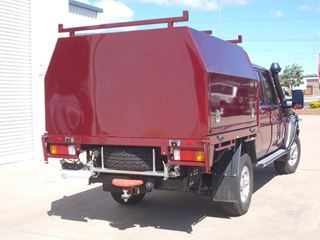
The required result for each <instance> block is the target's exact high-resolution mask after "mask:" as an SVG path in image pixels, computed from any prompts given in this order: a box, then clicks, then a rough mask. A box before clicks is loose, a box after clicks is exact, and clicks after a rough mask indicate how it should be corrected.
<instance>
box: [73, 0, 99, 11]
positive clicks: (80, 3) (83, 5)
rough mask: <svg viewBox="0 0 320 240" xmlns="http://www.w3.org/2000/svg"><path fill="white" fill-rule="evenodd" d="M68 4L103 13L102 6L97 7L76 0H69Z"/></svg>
mask: <svg viewBox="0 0 320 240" xmlns="http://www.w3.org/2000/svg"><path fill="white" fill-rule="evenodd" d="M69 4H71V5H74V6H77V7H82V8H86V9H89V10H92V11H95V12H97V13H103V9H102V8H98V7H95V6H92V5H90V4H86V3H82V2H78V1H75V0H69Z"/></svg>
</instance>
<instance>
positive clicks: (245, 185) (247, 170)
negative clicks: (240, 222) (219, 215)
mask: <svg viewBox="0 0 320 240" xmlns="http://www.w3.org/2000/svg"><path fill="white" fill-rule="evenodd" d="M239 170H240V171H239V172H240V176H239V177H238V181H237V184H238V189H239V192H238V196H237V201H236V202H232V203H228V202H221V203H220V206H221V209H222V210H223V211H224V212H225V213H227V214H228V215H230V216H241V215H243V214H245V213H246V212H247V211H248V209H249V206H250V203H251V197H252V190H253V170H252V163H251V158H250V156H249V155H248V154H246V153H245V154H243V155H242V156H241V159H240V169H239Z"/></svg>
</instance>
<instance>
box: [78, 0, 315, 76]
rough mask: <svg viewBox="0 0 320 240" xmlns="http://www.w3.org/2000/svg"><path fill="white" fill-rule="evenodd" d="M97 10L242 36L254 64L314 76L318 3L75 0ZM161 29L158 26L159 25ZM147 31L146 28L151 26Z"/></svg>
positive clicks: (107, 16) (109, 17) (108, 17)
mask: <svg viewBox="0 0 320 240" xmlns="http://www.w3.org/2000/svg"><path fill="white" fill-rule="evenodd" d="M80 1H82V2H86V3H90V4H91V5H95V6H98V7H101V8H103V10H104V12H103V14H102V16H101V20H102V21H105V22H116V21H129V20H141V19H153V18H163V17H174V16H181V15H182V11H183V10H188V11H189V22H187V23H179V24H177V25H178V26H182V25H183V26H189V27H192V28H194V29H197V30H212V31H213V36H215V37H218V38H222V39H225V40H230V39H236V38H237V36H238V35H242V36H243V43H242V44H240V46H241V47H243V48H244V49H245V50H246V52H247V53H248V55H249V57H250V59H251V61H252V62H253V63H255V64H258V65H260V66H263V67H265V68H269V67H270V65H271V63H272V62H278V63H279V64H280V65H281V67H282V68H284V67H285V66H287V65H291V64H294V63H296V64H298V65H300V66H302V68H303V70H304V74H317V73H318V61H319V53H320V0H300V1H299V0H135V1H134V0H80ZM161 27H163V26H161ZM151 28H152V27H151Z"/></svg>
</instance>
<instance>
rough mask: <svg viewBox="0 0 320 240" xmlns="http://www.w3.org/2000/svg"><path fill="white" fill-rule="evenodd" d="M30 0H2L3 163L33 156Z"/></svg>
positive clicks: (0, 131)
mask: <svg viewBox="0 0 320 240" xmlns="http://www.w3.org/2000/svg"><path fill="white" fill-rule="evenodd" d="M30 2H31V0H14V1H12V0H1V1H0V164H5V163H12V162H17V161H25V160H30V159H32V158H33V152H34V146H33V145H34V144H33V117H32V77H31V76H32V71H31V9H30V8H31V3H30Z"/></svg>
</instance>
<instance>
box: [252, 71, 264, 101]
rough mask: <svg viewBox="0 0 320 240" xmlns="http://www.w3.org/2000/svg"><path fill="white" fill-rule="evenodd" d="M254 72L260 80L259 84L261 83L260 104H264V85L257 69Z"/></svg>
mask: <svg viewBox="0 0 320 240" xmlns="http://www.w3.org/2000/svg"><path fill="white" fill-rule="evenodd" d="M254 73H255V74H256V77H257V79H258V80H259V84H260V104H262V105H263V104H264V95H263V87H262V84H261V78H260V74H259V72H258V71H257V70H255V71H254Z"/></svg>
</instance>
